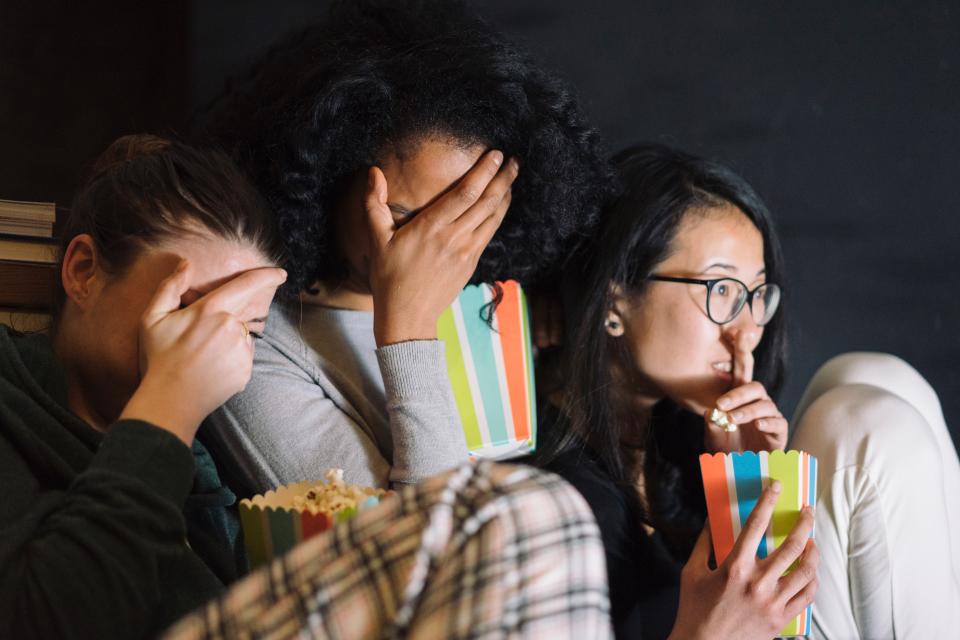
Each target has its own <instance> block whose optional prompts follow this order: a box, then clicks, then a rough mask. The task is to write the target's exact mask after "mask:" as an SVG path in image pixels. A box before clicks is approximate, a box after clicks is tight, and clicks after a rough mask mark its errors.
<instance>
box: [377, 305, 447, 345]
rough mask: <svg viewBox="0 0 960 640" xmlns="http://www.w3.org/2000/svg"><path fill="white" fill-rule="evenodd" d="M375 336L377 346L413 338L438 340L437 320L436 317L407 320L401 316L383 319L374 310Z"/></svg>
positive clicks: (407, 340)
mask: <svg viewBox="0 0 960 640" xmlns="http://www.w3.org/2000/svg"><path fill="white" fill-rule="evenodd" d="M373 337H374V339H375V340H376V342H377V347H386V346H388V345H391V344H397V343H398V342H409V341H411V340H436V339H437V321H436V319H434V320H433V321H432V322H430V321H424V320H407V321H405V320H403V319H401V318H396V319H383V320H381V319H380V318H378V317H377V312H376V310H374V315H373Z"/></svg>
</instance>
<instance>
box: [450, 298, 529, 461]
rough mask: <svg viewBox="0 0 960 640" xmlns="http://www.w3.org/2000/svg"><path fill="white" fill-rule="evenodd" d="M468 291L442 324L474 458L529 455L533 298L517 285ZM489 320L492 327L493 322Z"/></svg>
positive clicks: (459, 407)
mask: <svg viewBox="0 0 960 640" xmlns="http://www.w3.org/2000/svg"><path fill="white" fill-rule="evenodd" d="M498 285H499V287H500V290H501V299H500V301H499V304H497V305H496V308H495V309H494V306H493V305H492V304H491V303H492V302H493V300H494V298H495V295H496V289H495V287H494V286H493V285H489V284H482V285H470V286H467V287H466V288H465V289H464V290H463V291H462V292H461V293H460V295H459V296H458V297H457V300H456V301H455V302H454V303H453V304H452V305H451V306H450V308H448V309H447V310H446V311H444V312H443V314H442V315H441V316H440V319H439V320H438V321H437V334H438V337H439V338H440V339H441V340H443V342H444V344H445V348H446V358H447V373H448V374H449V376H450V384H451V386H452V388H453V395H454V398H455V399H456V403H457V410H458V411H459V413H460V421H461V423H462V424H463V432H464V434H465V435H466V439H467V447H468V448H469V450H470V454H471V455H473V456H476V457H480V458H489V459H492V460H506V459H508V458H515V457H519V456H523V455H526V454H528V453H530V452H532V451H533V450H534V448H535V447H536V442H537V427H536V424H537V414H536V407H535V405H534V399H535V397H536V396H535V393H534V383H533V353H532V347H531V342H530V321H529V316H528V310H527V298H526V296H525V295H524V293H523V289H522V288H521V287H520V285H519V284H518V283H517V282H515V281H513V280H508V281H506V282H500V283H498ZM488 320H489V322H488Z"/></svg>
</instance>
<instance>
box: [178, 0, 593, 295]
mask: <svg viewBox="0 0 960 640" xmlns="http://www.w3.org/2000/svg"><path fill="white" fill-rule="evenodd" d="M194 128H195V130H196V135H197V136H200V137H203V138H207V139H209V138H212V139H213V140H214V141H215V142H216V143H217V144H218V145H220V146H222V147H224V148H226V149H229V150H230V151H231V153H233V154H234V155H235V157H236V158H237V159H238V160H239V161H240V163H241V165H242V166H243V167H244V168H246V169H247V170H248V171H249V172H250V174H251V175H252V176H253V179H254V181H255V182H256V184H257V186H258V187H259V188H260V190H261V192H262V193H264V194H265V196H266V197H267V199H268V201H269V203H270V206H271V208H272V209H273V211H274V212H275V214H276V216H277V218H278V220H279V224H280V228H281V233H282V235H283V238H284V242H285V245H286V247H287V250H288V253H289V260H288V262H287V263H286V264H285V265H284V266H285V268H286V269H287V272H288V274H289V278H288V280H287V288H288V289H293V290H300V289H302V288H305V287H307V286H309V285H310V284H311V283H313V282H314V281H316V280H320V281H322V282H326V283H335V282H337V281H338V280H341V279H342V278H344V277H345V276H346V275H347V272H346V267H347V262H346V261H345V259H344V256H342V255H341V253H340V250H339V247H338V246H337V242H336V233H335V222H336V218H337V216H336V215H335V212H336V208H337V205H338V199H339V198H340V196H341V195H342V193H343V190H344V187H345V186H346V185H347V184H348V181H349V180H351V179H352V178H353V177H354V176H355V175H357V174H358V172H360V171H364V170H366V169H367V168H368V167H369V166H371V165H373V164H377V163H378V162H379V161H380V157H379V156H380V155H381V154H383V153H384V152H385V151H388V150H389V149H391V148H396V147H398V146H400V147H401V148H402V145H405V144H408V143H410V142H416V141H419V140H420V139H422V138H425V137H429V136H439V137H441V138H449V139H450V140H452V141H454V142H456V143H458V144H465V145H472V144H480V145H484V146H488V147H492V148H497V149H500V150H502V151H503V152H504V154H506V155H507V156H516V157H518V158H519V159H520V163H521V170H520V175H519V177H518V179H517V180H516V182H515V183H514V185H513V200H512V204H511V206H510V211H509V213H508V214H507V216H506V218H505V220H504V222H503V224H502V226H501V227H500V229H499V230H498V231H497V234H496V236H495V237H494V238H493V240H492V241H491V242H490V244H489V245H488V246H487V248H486V250H485V251H484V253H483V255H482V256H481V258H480V261H479V264H478V266H477V270H476V272H475V274H474V277H473V278H472V280H471V282H493V281H495V280H504V279H508V278H514V279H517V280H520V281H521V282H522V283H524V284H531V283H535V282H537V281H539V280H544V279H547V276H546V274H548V273H549V274H552V275H553V276H557V275H558V269H557V267H556V265H557V264H558V263H559V262H560V261H562V259H564V258H565V257H567V256H568V255H569V252H570V250H571V247H572V246H573V245H574V244H575V243H576V242H579V241H580V240H581V239H582V238H583V237H585V236H586V235H589V231H590V228H591V225H592V224H593V223H594V222H595V221H596V218H597V216H598V214H599V211H600V206H601V203H602V201H603V198H604V185H605V184H606V183H607V182H608V180H609V166H608V165H607V163H606V161H605V158H604V155H605V154H604V152H603V151H602V149H601V147H600V143H599V136H598V133H597V131H596V129H595V128H594V127H593V126H591V125H590V124H589V123H588V122H587V120H586V118H585V117H584V115H583V114H582V112H581V110H580V107H579V105H578V104H577V101H576V100H575V99H574V96H573V94H572V92H571V91H570V89H569V87H567V86H566V85H565V84H564V83H562V82H560V81H559V80H557V79H556V78H555V77H553V76H552V75H551V74H549V73H547V72H545V71H544V70H543V69H541V68H540V67H539V66H537V65H536V64H534V63H533V62H532V61H531V59H530V58H529V57H528V56H527V55H526V54H524V53H523V52H521V51H520V50H519V49H518V48H517V47H515V46H513V45H512V44H510V43H508V42H507V41H506V40H504V39H503V38H502V37H501V36H500V34H499V33H497V31H496V30H495V29H494V28H493V27H491V26H490V25H489V24H487V23H486V22H485V21H484V20H482V19H481V18H480V17H478V16H477V15H476V13H475V12H474V11H473V10H471V9H470V8H469V7H468V6H467V5H465V4H464V3H462V2H458V1H456V0H345V1H343V0H341V1H339V2H333V3H331V5H330V7H329V11H328V13H327V15H326V17H325V18H323V19H322V20H321V21H320V22H318V23H316V24H314V25H311V26H309V27H307V28H305V29H304V30H302V31H301V32H299V33H296V34H293V35H292V36H290V37H288V38H287V39H285V40H284V41H282V42H280V43H279V44H278V45H276V46H275V47H273V48H272V49H271V50H270V51H269V52H267V53H266V55H264V57H263V58H262V59H261V60H260V61H259V62H257V63H256V64H255V65H254V66H253V67H252V68H251V69H250V70H249V71H248V72H247V73H245V74H244V75H241V76H239V77H238V78H235V79H233V80H231V81H230V82H229V83H228V84H227V86H226V87H225V88H224V90H223V92H222V93H221V95H219V96H218V97H216V98H215V99H214V100H213V101H212V102H211V103H210V104H209V105H208V106H207V107H206V108H204V109H203V110H202V111H201V112H200V113H199V114H198V115H197V117H196V118H195V123H194Z"/></svg>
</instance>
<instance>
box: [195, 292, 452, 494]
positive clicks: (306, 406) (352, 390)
mask: <svg viewBox="0 0 960 640" xmlns="http://www.w3.org/2000/svg"><path fill="white" fill-rule="evenodd" d="M203 437H204V439H205V442H206V443H207V444H208V446H210V447H211V448H212V449H213V450H214V451H215V453H216V454H217V457H218V466H220V467H221V469H224V471H229V472H230V473H225V475H226V476H227V477H228V478H229V480H230V483H231V484H232V485H235V486H234V487H233V488H234V489H235V490H237V491H238V492H240V493H241V494H244V495H249V494H252V493H261V492H263V491H266V490H268V489H272V488H275V487H276V486H278V485H281V484H288V483H291V482H298V481H301V480H318V479H321V478H322V477H323V474H324V472H325V471H326V470H327V469H329V468H340V469H343V470H344V479H345V480H346V481H347V482H351V483H356V484H363V485H369V486H375V487H386V486H388V485H389V484H390V483H413V482H417V481H419V480H422V479H423V478H426V477H429V476H431V475H434V474H437V473H439V472H441V471H444V470H446V469H449V468H450V467H453V466H455V465H457V464H459V463H460V462H462V461H464V460H466V459H467V457H468V456H467V445H466V440H465V439H464V435H463V429H462V427H461V424H460V416H459V414H458V413H457V408H456V403H455V401H454V398H453V392H452V390H451V388H450V381H449V379H448V377H447V370H446V364H445V360H444V345H443V343H442V342H440V341H433V340H418V341H411V342H403V343H399V344H394V345H389V346H387V347H384V348H381V349H378V348H377V346H376V343H375V341H374V337H373V314H372V313H370V312H365V311H348V310H343V309H333V308H330V307H322V306H317V305H309V304H302V305H301V304H300V303H299V302H296V301H295V302H293V303H287V304H280V303H274V305H273V306H272V307H271V309H270V317H269V321H268V323H267V330H266V332H265V334H264V336H263V339H262V340H258V341H257V343H256V354H255V356H254V369H253V378H252V380H251V381H250V383H249V384H248V385H247V387H246V389H244V391H243V392H242V393H240V394H238V395H236V396H234V397H233V398H231V399H230V400H229V401H228V402H227V403H226V404H225V405H224V406H223V407H222V408H221V409H219V410H218V411H217V412H215V413H214V414H213V415H212V416H210V418H209V419H208V421H207V424H206V425H205V426H204V431H203Z"/></svg>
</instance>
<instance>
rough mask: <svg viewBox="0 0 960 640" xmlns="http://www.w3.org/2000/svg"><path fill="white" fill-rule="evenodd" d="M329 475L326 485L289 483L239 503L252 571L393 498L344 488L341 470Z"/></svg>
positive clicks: (353, 487) (380, 491)
mask: <svg viewBox="0 0 960 640" xmlns="http://www.w3.org/2000/svg"><path fill="white" fill-rule="evenodd" d="M326 476H327V477H326V481H325V482H324V481H317V482H298V483H296V484H289V485H285V486H283V487H280V488H278V489H276V490H274V491H268V492H266V493H265V494H262V495H257V496H254V497H253V498H250V499H244V500H241V501H240V527H241V528H242V529H243V542H244V547H245V549H246V552H247V559H248V560H249V562H250V569H251V570H252V569H256V568H257V567H259V566H262V565H264V564H267V563H268V562H270V561H271V560H273V559H274V558H278V557H280V556H282V555H283V554H284V553H286V552H287V551H289V550H290V549H292V548H293V547H295V546H296V545H297V544H299V543H300V542H303V541H304V540H306V539H307V538H311V537H313V536H315V535H317V534H319V533H322V532H324V531H326V530H327V529H330V528H331V527H333V525H334V524H336V523H338V522H343V521H345V520H349V519H350V518H352V517H353V516H355V515H356V514H357V513H359V512H360V511H363V510H365V509H369V508H370V507H374V506H376V505H378V504H379V503H380V500H381V499H383V498H384V497H386V496H387V495H391V494H393V492H392V491H385V490H383V489H373V488H370V487H360V486H357V485H348V484H345V483H344V482H343V471H341V470H340V469H331V470H330V471H328V472H327V474H326Z"/></svg>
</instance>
